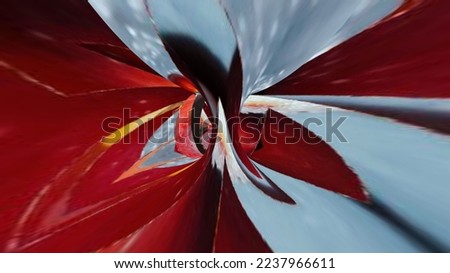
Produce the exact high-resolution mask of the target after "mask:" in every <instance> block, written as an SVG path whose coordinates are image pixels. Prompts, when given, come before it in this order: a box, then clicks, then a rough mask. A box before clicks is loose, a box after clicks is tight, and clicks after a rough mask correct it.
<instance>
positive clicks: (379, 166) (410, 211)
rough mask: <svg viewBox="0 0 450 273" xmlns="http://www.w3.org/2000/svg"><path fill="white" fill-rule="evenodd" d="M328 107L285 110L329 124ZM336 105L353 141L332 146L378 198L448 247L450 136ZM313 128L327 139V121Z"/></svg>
mask: <svg viewBox="0 0 450 273" xmlns="http://www.w3.org/2000/svg"><path fill="white" fill-rule="evenodd" d="M326 108H327V107H326V106H323V110H322V111H320V112H319V111H317V109H316V110H315V111H313V112H305V113H302V112H295V113H294V112H291V113H289V112H287V113H285V114H286V115H287V116H289V117H291V118H293V119H294V120H296V121H298V122H300V123H304V122H305V121H306V120H307V119H311V118H317V119H320V120H322V121H323V122H324V123H326V120H327V118H326V112H325V109H326ZM333 109H335V110H334V111H333V117H332V120H333V121H336V120H338V119H339V118H340V117H345V118H346V121H345V122H343V123H342V125H341V126H340V127H339V131H340V132H341V133H342V135H343V136H344V137H345V138H346V139H347V141H348V142H341V141H339V139H337V138H335V137H333V138H331V142H329V145H331V146H332V147H333V148H334V149H335V150H336V151H337V152H338V153H339V154H340V155H341V156H342V157H343V158H344V160H345V161H346V163H347V164H348V165H349V166H350V167H351V168H352V169H353V170H354V171H355V172H356V173H357V174H358V175H359V177H360V178H361V180H362V181H363V183H364V185H365V186H366V188H367V190H368V191H369V192H370V194H371V195H372V196H373V197H374V198H376V199H377V200H379V201H380V202H382V203H383V204H384V205H385V206H386V207H387V208H389V209H390V210H391V211H392V212H394V213H395V214H396V215H398V216H399V217H401V218H403V220H404V221H406V222H407V223H408V224H409V225H410V226H411V227H413V228H414V229H415V230H416V231H417V232H419V233H422V234H423V235H424V236H426V237H428V238H429V239H430V240H431V241H433V242H434V243H436V244H438V247H440V249H442V250H444V251H448V250H449V249H450V237H449V236H448V227H449V226H450V217H448V215H450V199H449V198H448V196H450V187H449V177H450V159H449V155H450V139H449V138H448V137H446V136H443V135H440V134H436V133H433V132H430V131H428V130H425V129H423V128H420V127H416V126H411V125H406V124H403V123H400V122H396V121H394V120H391V119H388V118H379V117H376V116H372V115H366V114H361V113H357V112H352V111H346V110H343V109H338V108H333ZM336 109H337V110H336ZM329 119H330V118H329ZM308 129H309V130H311V131H313V132H314V133H315V134H317V135H318V136H320V137H322V138H324V139H326V138H327V127H326V126H324V125H322V126H309V127H308ZM328 138H329V137H328Z"/></svg>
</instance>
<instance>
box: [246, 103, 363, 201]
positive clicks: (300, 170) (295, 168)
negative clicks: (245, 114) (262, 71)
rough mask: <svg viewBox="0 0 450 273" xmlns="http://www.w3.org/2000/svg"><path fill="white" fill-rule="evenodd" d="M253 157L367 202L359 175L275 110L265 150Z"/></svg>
mask: <svg viewBox="0 0 450 273" xmlns="http://www.w3.org/2000/svg"><path fill="white" fill-rule="evenodd" d="M280 129H282V130H280ZM250 158H251V159H253V160H255V161H256V162H258V163H259V164H261V165H264V166H266V167H268V168H271V169H273V170H275V171H278V172H280V173H283V174H286V175H289V176H292V177H294V178H297V179H301V180H303V181H305V182H308V183H311V184H313V185H316V186H318V187H321V188H324V189H327V190H330V191H334V192H337V193H341V194H344V195H347V196H350V197H352V198H354V199H356V200H359V201H368V197H367V195H366V194H365V192H364V190H363V186H362V182H361V181H360V179H359V178H358V176H357V175H356V174H355V173H354V172H353V171H352V170H351V169H350V168H349V167H348V166H347V165H346V164H345V162H344V160H343V159H342V158H341V157H340V156H339V155H338V154H337V153H336V152H335V151H334V150H333V149H332V148H331V147H330V146H329V145H328V144H327V143H326V142H325V141H323V140H322V139H321V138H319V137H318V136H316V135H315V134H314V133H313V132H311V131H309V130H308V129H306V128H305V127H303V126H302V125H300V124H298V123H297V122H295V121H293V120H292V119H290V118H288V117H286V116H284V115H282V114H280V113H278V112H276V111H274V110H271V109H269V110H268V112H267V116H266V121H265V124H264V135H263V139H262V148H261V149H259V150H257V151H255V152H254V153H253V154H252V155H251V156H250Z"/></svg>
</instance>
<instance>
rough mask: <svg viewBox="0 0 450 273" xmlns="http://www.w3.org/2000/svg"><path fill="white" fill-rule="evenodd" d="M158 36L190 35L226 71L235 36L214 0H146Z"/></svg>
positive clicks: (234, 48) (234, 47) (230, 58)
mask: <svg viewBox="0 0 450 273" xmlns="http://www.w3.org/2000/svg"><path fill="white" fill-rule="evenodd" d="M145 1H147V3H148V7H149V8H150V12H151V15H152V17H153V19H154V21H155V25H156V28H157V30H158V32H159V33H160V34H161V36H165V35H180V36H184V37H189V38H191V39H193V40H195V41H197V42H198V43H200V44H202V45H203V46H204V47H206V48H207V49H208V50H209V51H210V52H211V53H212V54H213V55H214V56H215V57H216V58H217V59H218V60H219V61H220V62H221V64H222V65H223V67H224V68H225V69H226V70H227V71H228V69H229V67H230V64H231V60H232V58H233V54H234V51H235V50H236V39H235V37H234V33H233V30H232V28H231V26H230V23H229V21H228V19H227V17H226V14H225V11H224V10H223V8H222V6H220V4H219V2H218V1H216V0H195V1H185V0H181V1H180V0H164V1H160V0H145Z"/></svg>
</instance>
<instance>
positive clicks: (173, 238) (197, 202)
mask: <svg viewBox="0 0 450 273" xmlns="http://www.w3.org/2000/svg"><path fill="white" fill-rule="evenodd" d="M211 151H212V149H210V151H209V153H207V154H206V155H205V156H204V157H203V158H202V159H200V160H201V161H203V162H208V161H210V157H211V153H210V152H211ZM197 165H198V166H199V167H201V169H199V168H197V173H196V174H194V173H192V172H189V173H184V179H185V180H191V181H195V183H194V184H193V186H192V187H191V188H190V190H189V191H188V192H186V193H185V194H184V195H183V196H181V198H180V199H179V201H177V202H176V203H175V204H174V205H173V206H172V207H171V208H169V209H168V210H167V211H166V212H164V213H163V214H162V215H160V216H159V217H158V218H156V219H155V220H153V221H152V222H150V223H149V224H147V225H145V226H144V227H143V228H142V229H140V230H138V231H137V232H136V233H134V234H133V235H131V236H130V237H128V238H125V239H123V240H120V241H119V242H117V243H115V244H114V245H111V246H109V247H107V248H104V249H102V250H101V251H102V252H124V251H126V252H211V251H212V250H213V241H214V230H215V226H216V221H217V208H218V200H219V194H220V184H221V183H220V181H221V180H222V178H221V174H220V172H219V171H218V170H217V169H215V168H213V166H212V165H211V163H209V164H206V165H205V164H197ZM200 173H201V175H200ZM194 176H195V177H198V178H197V179H192V178H193V177H194ZM151 202H152V204H153V201H151Z"/></svg>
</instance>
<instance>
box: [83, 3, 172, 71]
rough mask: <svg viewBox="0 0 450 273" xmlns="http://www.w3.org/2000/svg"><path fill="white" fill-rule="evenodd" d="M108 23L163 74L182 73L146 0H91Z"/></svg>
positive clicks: (127, 43)
mask: <svg viewBox="0 0 450 273" xmlns="http://www.w3.org/2000/svg"><path fill="white" fill-rule="evenodd" d="M89 3H90V4H91V5H92V7H93V8H94V9H95V11H96V12H97V13H98V14H99V15H100V17H102V19H103V20H104V21H105V22H106V24H107V25H108V26H109V27H110V28H111V29H112V31H114V33H115V34H116V35H117V36H118V37H119V38H120V39H121V40H122V42H124V43H125V44H126V45H127V46H128V47H129V48H130V49H131V50H132V51H133V52H134V53H135V54H136V55H137V56H138V57H139V58H140V59H141V60H142V61H144V62H145V63H146V64H147V65H148V66H150V67H151V68H152V69H153V70H155V71H156V72H158V73H159V74H160V75H161V76H163V77H166V78H168V77H169V76H170V75H172V74H178V75H181V73H180V71H179V70H178V68H177V67H176V65H175V64H174V63H173V61H172V59H171V58H170V56H169V54H168V53H167V51H166V49H165V47H164V45H163V43H162V41H161V39H160V38H159V36H158V34H157V32H156V30H155V27H154V25H153V22H152V19H151V17H150V15H149V13H148V11H147V7H146V6H145V2H144V0H89Z"/></svg>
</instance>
